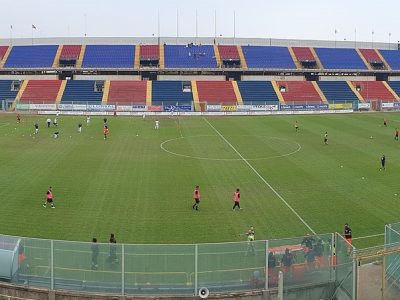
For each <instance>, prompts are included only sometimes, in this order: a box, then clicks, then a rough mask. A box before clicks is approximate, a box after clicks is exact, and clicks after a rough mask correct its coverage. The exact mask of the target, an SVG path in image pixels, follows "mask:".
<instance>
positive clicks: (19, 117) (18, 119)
mask: <svg viewBox="0 0 400 300" xmlns="http://www.w3.org/2000/svg"><path fill="white" fill-rule="evenodd" d="M17 123H18V124H19V123H21V116H20V115H19V114H17Z"/></svg>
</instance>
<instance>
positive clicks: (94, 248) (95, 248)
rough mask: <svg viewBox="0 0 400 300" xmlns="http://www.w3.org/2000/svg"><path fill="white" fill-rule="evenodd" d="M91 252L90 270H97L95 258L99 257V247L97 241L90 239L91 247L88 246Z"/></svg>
mask: <svg viewBox="0 0 400 300" xmlns="http://www.w3.org/2000/svg"><path fill="white" fill-rule="evenodd" d="M90 248H91V250H92V270H97V269H98V268H99V265H98V263H97V258H98V257H99V245H98V244H97V239H96V238H93V239H92V245H91V246H90Z"/></svg>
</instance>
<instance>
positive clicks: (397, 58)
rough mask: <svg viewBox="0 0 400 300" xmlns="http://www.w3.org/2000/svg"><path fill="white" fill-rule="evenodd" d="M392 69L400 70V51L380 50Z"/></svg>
mask: <svg viewBox="0 0 400 300" xmlns="http://www.w3.org/2000/svg"><path fill="white" fill-rule="evenodd" d="M379 52H380V53H381V54H382V56H383V58H384V59H385V60H386V62H387V63H388V65H389V66H390V68H391V69H392V70H400V51H396V50H379Z"/></svg>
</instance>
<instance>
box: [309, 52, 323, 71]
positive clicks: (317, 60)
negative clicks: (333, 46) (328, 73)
mask: <svg viewBox="0 0 400 300" xmlns="http://www.w3.org/2000/svg"><path fill="white" fill-rule="evenodd" d="M310 51H311V53H312V55H313V56H314V58H315V61H316V62H317V66H318V68H319V69H323V68H324V66H323V64H322V63H321V60H320V59H319V57H318V54H317V52H315V49H314V48H312V47H310Z"/></svg>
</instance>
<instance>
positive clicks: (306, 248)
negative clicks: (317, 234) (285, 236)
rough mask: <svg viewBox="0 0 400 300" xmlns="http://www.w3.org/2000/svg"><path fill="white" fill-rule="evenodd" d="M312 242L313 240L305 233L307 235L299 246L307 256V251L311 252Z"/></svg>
mask: <svg viewBox="0 0 400 300" xmlns="http://www.w3.org/2000/svg"><path fill="white" fill-rule="evenodd" d="M314 242H315V240H314V238H313V237H312V236H311V235H310V234H309V233H307V235H306V236H305V237H304V238H303V241H302V242H301V245H304V253H306V254H307V253H308V252H309V251H311V250H312V248H313V244H314Z"/></svg>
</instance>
